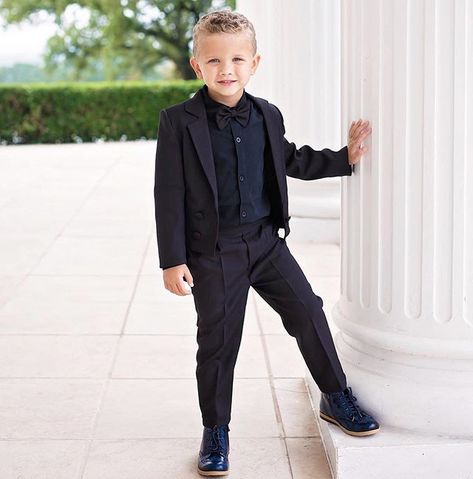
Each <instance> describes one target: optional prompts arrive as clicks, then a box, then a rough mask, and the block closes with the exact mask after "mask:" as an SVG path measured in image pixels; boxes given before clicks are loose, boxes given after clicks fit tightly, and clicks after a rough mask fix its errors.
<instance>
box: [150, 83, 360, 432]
mask: <svg viewBox="0 0 473 479" xmlns="http://www.w3.org/2000/svg"><path fill="white" fill-rule="evenodd" d="M247 94H248V93H247ZM201 95H202V92H201V90H199V91H198V92H197V93H196V95H194V96H193V97H192V98H191V99H190V100H187V101H185V102H183V103H180V104H178V105H174V106H172V107H170V108H167V109H165V110H162V111H161V116H160V125H159V136H158V145H157V154H156V180H155V207H156V227H157V236H158V249H159V258H160V267H161V268H166V267H170V266H174V265H178V264H184V263H186V264H187V266H188V267H189V270H190V271H191V274H192V276H193V279H194V287H193V288H192V294H193V297H194V303H195V308H196V312H197V327H198V329H197V342H198V346H199V348H198V351H197V356H196V359H197V368H196V377H197V385H198V392H199V405H200V408H201V412H202V422H203V425H204V426H207V427H212V426H213V425H215V424H228V423H229V422H230V418H231V402H232V390H233V370H234V366H235V363H236V359H237V354H238V351H239V347H240V342H241V336H242V330H243V320H244V314H245V309H246V303H247V297H248V291H249V288H250V286H251V287H253V288H254V289H255V290H256V291H257V293H258V294H259V295H260V296H261V297H262V298H263V299H264V300H265V301H266V302H267V303H268V304H269V305H270V306H271V307H272V308H273V309H274V310H275V311H276V312H277V313H278V314H279V315H280V317H281V319H282V322H283V326H284V328H285V329H286V331H287V332H288V333H289V334H290V335H291V336H293V337H294V338H296V341H297V344H298V346H299V349H300V350H301V353H302V355H303V358H304V360H305V362H306V364H307V366H308V368H309V370H310V372H311V374H312V376H313V377H314V380H315V381H316V383H317V385H318V386H319V388H320V389H321V390H322V391H323V392H334V391H340V390H341V389H344V388H345V387H346V377H345V374H344V372H343V370H342V366H341V364H340V362H339V359H338V357H337V353H336V350H335V346H334V344H333V340H332V336H331V333H330V329H329V327H328V324H327V320H326V317H325V314H324V311H323V309H322V306H323V300H322V298H321V297H320V296H317V295H316V294H315V293H314V292H313V291H312V288H311V285H310V284H309V282H308V281H307V279H306V277H305V275H304V273H303V272H302V270H301V268H300V266H299V265H298V264H297V262H296V260H295V259H294V257H293V256H292V254H291V252H290V251H289V248H288V246H287V244H286V241H285V238H286V236H287V235H288V234H289V231H290V230H289V216H288V201H287V185H286V175H289V176H292V177H295V178H301V179H305V180H310V179H316V178H323V177H328V176H342V175H350V174H351V173H352V170H351V167H350V165H349V163H348V157H347V148H346V147H344V148H342V149H341V150H340V151H338V152H335V151H332V150H329V149H324V150H322V151H315V150H313V149H312V148H311V147H310V146H307V145H305V146H303V147H302V148H300V149H297V148H296V146H295V144H294V143H289V142H288V141H287V140H286V139H285V138H284V133H285V129H284V123H283V118H282V115H281V113H280V111H279V109H278V108H277V107H276V106H274V105H272V104H271V103H269V102H267V101H266V100H264V99H261V98H257V97H253V96H252V95H249V94H248V95H249V96H250V99H251V100H253V101H255V102H256V103H257V105H258V107H259V108H260V110H261V112H262V113H263V116H264V123H265V128H266V132H267V137H268V138H269V143H270V148H268V149H266V150H267V151H268V152H269V155H270V156H271V158H270V160H271V161H270V164H272V165H273V169H272V172H271V173H272V174H271V183H274V185H273V186H274V187H273V188H272V189H271V203H272V210H273V211H271V216H270V218H264V219H262V222H254V223H250V224H246V225H245V224H242V225H240V226H241V228H240V227H238V228H237V231H232V232H222V231H220V232H219V219H218V206H219V205H218V195H217V186H216V185H217V180H216V171H215V165H214V161H213V153H212V146H211V141H210V136H209V128H208V123H207V118H206V110H205V107H204V104H203V99H202V96H201ZM230 141H231V140H230ZM280 227H282V228H284V230H285V236H284V238H280V237H279V236H278V234H277V231H278V229H279V228H280Z"/></svg>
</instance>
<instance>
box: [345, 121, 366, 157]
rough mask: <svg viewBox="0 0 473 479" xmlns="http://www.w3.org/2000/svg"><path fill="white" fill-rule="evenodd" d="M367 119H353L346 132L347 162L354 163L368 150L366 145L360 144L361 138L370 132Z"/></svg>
mask: <svg viewBox="0 0 473 479" xmlns="http://www.w3.org/2000/svg"><path fill="white" fill-rule="evenodd" d="M369 123H370V122H369V121H368V120H365V121H362V120H361V119H360V120H358V121H356V122H355V121H353V122H352V123H351V126H350V131H349V132H348V163H350V165H354V164H355V163H358V162H359V161H360V159H361V157H362V156H363V155H364V154H365V153H366V152H367V151H368V147H367V146H363V147H362V146H361V144H362V143H363V140H364V139H365V138H366V137H367V136H368V135H370V134H371V131H372V128H371V127H370V126H369Z"/></svg>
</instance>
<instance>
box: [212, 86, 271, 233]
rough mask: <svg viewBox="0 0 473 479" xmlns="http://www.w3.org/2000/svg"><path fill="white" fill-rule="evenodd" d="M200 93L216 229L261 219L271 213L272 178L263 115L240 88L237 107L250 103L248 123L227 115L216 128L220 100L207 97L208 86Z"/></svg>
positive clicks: (233, 226) (221, 229) (225, 228)
mask: <svg viewBox="0 0 473 479" xmlns="http://www.w3.org/2000/svg"><path fill="white" fill-rule="evenodd" d="M203 93H204V95H203V96H204V102H205V107H206V112H207V119H208V125H209V132H210V139H211V143H212V152H213V157H214V163H215V173H216V177H217V190H218V212H219V229H220V231H225V230H229V229H234V228H235V227H238V225H243V224H245V225H246V224H248V223H254V222H258V221H262V220H263V219H264V218H267V217H269V216H270V215H271V200H270V185H269V182H270V181H271V178H272V175H271V173H270V171H268V164H267V163H268V162H267V161H265V158H267V154H265V149H266V148H267V145H268V142H267V138H266V135H267V133H266V128H265V126H264V118H263V115H262V113H261V112H260V111H259V108H258V106H257V105H256V104H255V103H254V102H253V101H251V100H250V99H249V98H248V97H247V96H246V92H245V91H243V95H242V97H241V99H240V101H239V102H238V104H237V107H238V106H241V105H243V104H244V102H250V105H251V108H250V118H249V121H248V124H247V125H246V126H242V125H241V124H240V123H239V121H238V120H237V119H235V118H230V121H229V122H228V124H227V126H226V127H225V128H223V129H219V127H218V126H217V123H216V121H215V115H216V113H217V111H218V110H219V108H220V107H221V106H222V103H220V102H217V101H215V100H214V99H212V98H211V97H210V96H209V93H208V87H207V85H204V86H203ZM266 153H268V152H267V151H266Z"/></svg>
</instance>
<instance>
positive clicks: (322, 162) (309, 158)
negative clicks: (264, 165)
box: [274, 105, 353, 180]
mask: <svg viewBox="0 0 473 479" xmlns="http://www.w3.org/2000/svg"><path fill="white" fill-rule="evenodd" d="M274 106H275V107H276V109H277V110H278V112H279V115H280V116H281V124H282V132H283V135H284V134H285V133H286V128H285V127H284V118H283V116H282V113H281V111H280V110H279V108H278V107H277V106H276V105H274ZM283 142H284V160H285V163H286V175H287V176H291V177H293V178H298V179H300V180H316V179H319V178H326V177H329V176H351V174H352V171H353V166H352V165H350V163H349V162H348V147H347V146H344V147H343V148H342V149H341V150H339V151H333V150H330V149H329V148H324V149H323V150H321V151H318V150H314V149H313V148H311V147H310V146H309V145H304V146H302V147H301V148H297V147H296V145H295V144H294V143H293V142H291V143H290V142H289V141H288V140H287V139H286V137H285V136H284V137H283Z"/></svg>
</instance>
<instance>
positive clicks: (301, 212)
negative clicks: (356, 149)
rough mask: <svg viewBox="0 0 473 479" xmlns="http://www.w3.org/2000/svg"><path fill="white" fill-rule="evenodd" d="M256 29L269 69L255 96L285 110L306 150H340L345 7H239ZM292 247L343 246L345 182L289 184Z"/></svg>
mask: <svg viewBox="0 0 473 479" xmlns="http://www.w3.org/2000/svg"><path fill="white" fill-rule="evenodd" d="M236 7H237V8H236V10H237V11H238V12H240V13H242V14H243V15H246V16H247V17H248V19H249V20H250V21H251V22H252V23H253V25H254V27H255V30H256V40H257V43H258V52H259V53H260V54H261V62H260V64H259V67H258V70H257V73H256V74H255V75H254V76H253V77H252V78H251V80H250V82H249V83H248V85H247V90H248V91H249V92H250V93H253V94H254V95H256V96H261V97H263V98H266V99H267V100H268V101H270V102H271V103H274V104H276V105H277V106H278V108H279V109H280V110H281V111H282V113H283V115H284V120H285V126H286V138H287V139H288V140H289V141H294V142H295V143H296V145H297V146H298V147H300V146H302V145H304V144H309V145H311V146H312V147H313V148H315V149H322V148H332V149H335V150H338V149H340V148H341V147H342V146H344V145H345V144H346V136H345V137H344V138H342V137H341V135H340V115H341V104H340V87H341V85H340V4H339V1H333V0H298V1H297V2H290V1H287V0H257V1H255V0H237V5H236ZM287 180H288V191H289V214H290V215H291V235H290V238H291V240H312V241H322V242H336V243H339V241H340V179H339V178H325V179H323V180H318V181H317V182H304V181H301V180H297V179H293V178H290V177H288V178H287Z"/></svg>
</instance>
